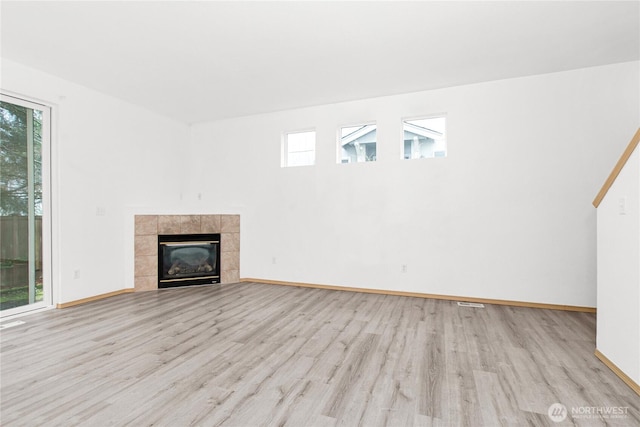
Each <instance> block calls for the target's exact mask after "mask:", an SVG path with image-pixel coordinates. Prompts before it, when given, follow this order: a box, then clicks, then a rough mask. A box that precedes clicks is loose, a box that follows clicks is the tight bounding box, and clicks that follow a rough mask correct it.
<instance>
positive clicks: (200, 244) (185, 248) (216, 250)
mask: <svg viewBox="0 0 640 427" xmlns="http://www.w3.org/2000/svg"><path fill="white" fill-rule="evenodd" d="M214 283H220V234H175V235H158V288H173V287H178V286H192V285H209V284H214Z"/></svg>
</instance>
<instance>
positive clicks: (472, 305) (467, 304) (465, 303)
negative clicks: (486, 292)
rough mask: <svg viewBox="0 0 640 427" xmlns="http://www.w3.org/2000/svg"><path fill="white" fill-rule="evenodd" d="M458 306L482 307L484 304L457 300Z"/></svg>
mask: <svg viewBox="0 0 640 427" xmlns="http://www.w3.org/2000/svg"><path fill="white" fill-rule="evenodd" d="M458 306H459V307H475V308H484V304H478V303H477V302H458Z"/></svg>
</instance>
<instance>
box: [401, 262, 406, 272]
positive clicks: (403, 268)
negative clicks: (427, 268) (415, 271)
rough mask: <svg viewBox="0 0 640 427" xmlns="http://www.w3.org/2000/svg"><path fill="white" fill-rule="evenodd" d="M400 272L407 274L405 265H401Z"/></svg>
mask: <svg viewBox="0 0 640 427" xmlns="http://www.w3.org/2000/svg"><path fill="white" fill-rule="evenodd" d="M401 270H402V272H403V273H406V272H407V264H402V267H401Z"/></svg>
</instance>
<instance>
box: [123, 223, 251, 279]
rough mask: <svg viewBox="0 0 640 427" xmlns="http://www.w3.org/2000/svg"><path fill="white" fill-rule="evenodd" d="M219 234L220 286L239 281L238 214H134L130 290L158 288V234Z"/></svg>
mask: <svg viewBox="0 0 640 427" xmlns="http://www.w3.org/2000/svg"><path fill="white" fill-rule="evenodd" d="M199 233H212V234H213V233H220V267H221V269H222V270H221V271H220V276H221V277H220V283H235V282H239V281H240V215H135V239H134V243H135V252H134V253H135V278H134V289H135V290H136V292H138V291H150V290H155V289H158V235H159V234H199Z"/></svg>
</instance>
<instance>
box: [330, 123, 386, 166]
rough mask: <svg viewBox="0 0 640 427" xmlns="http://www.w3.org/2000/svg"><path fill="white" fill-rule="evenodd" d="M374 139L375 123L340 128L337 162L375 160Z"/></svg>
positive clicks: (375, 137)
mask: <svg viewBox="0 0 640 427" xmlns="http://www.w3.org/2000/svg"><path fill="white" fill-rule="evenodd" d="M376 139H377V126H376V124H375V123H374V124H362V125H357V126H345V127H342V128H340V133H339V138H338V144H339V146H338V153H339V154H338V162H339V163H361V162H375V161H376V159H377V153H376Z"/></svg>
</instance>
